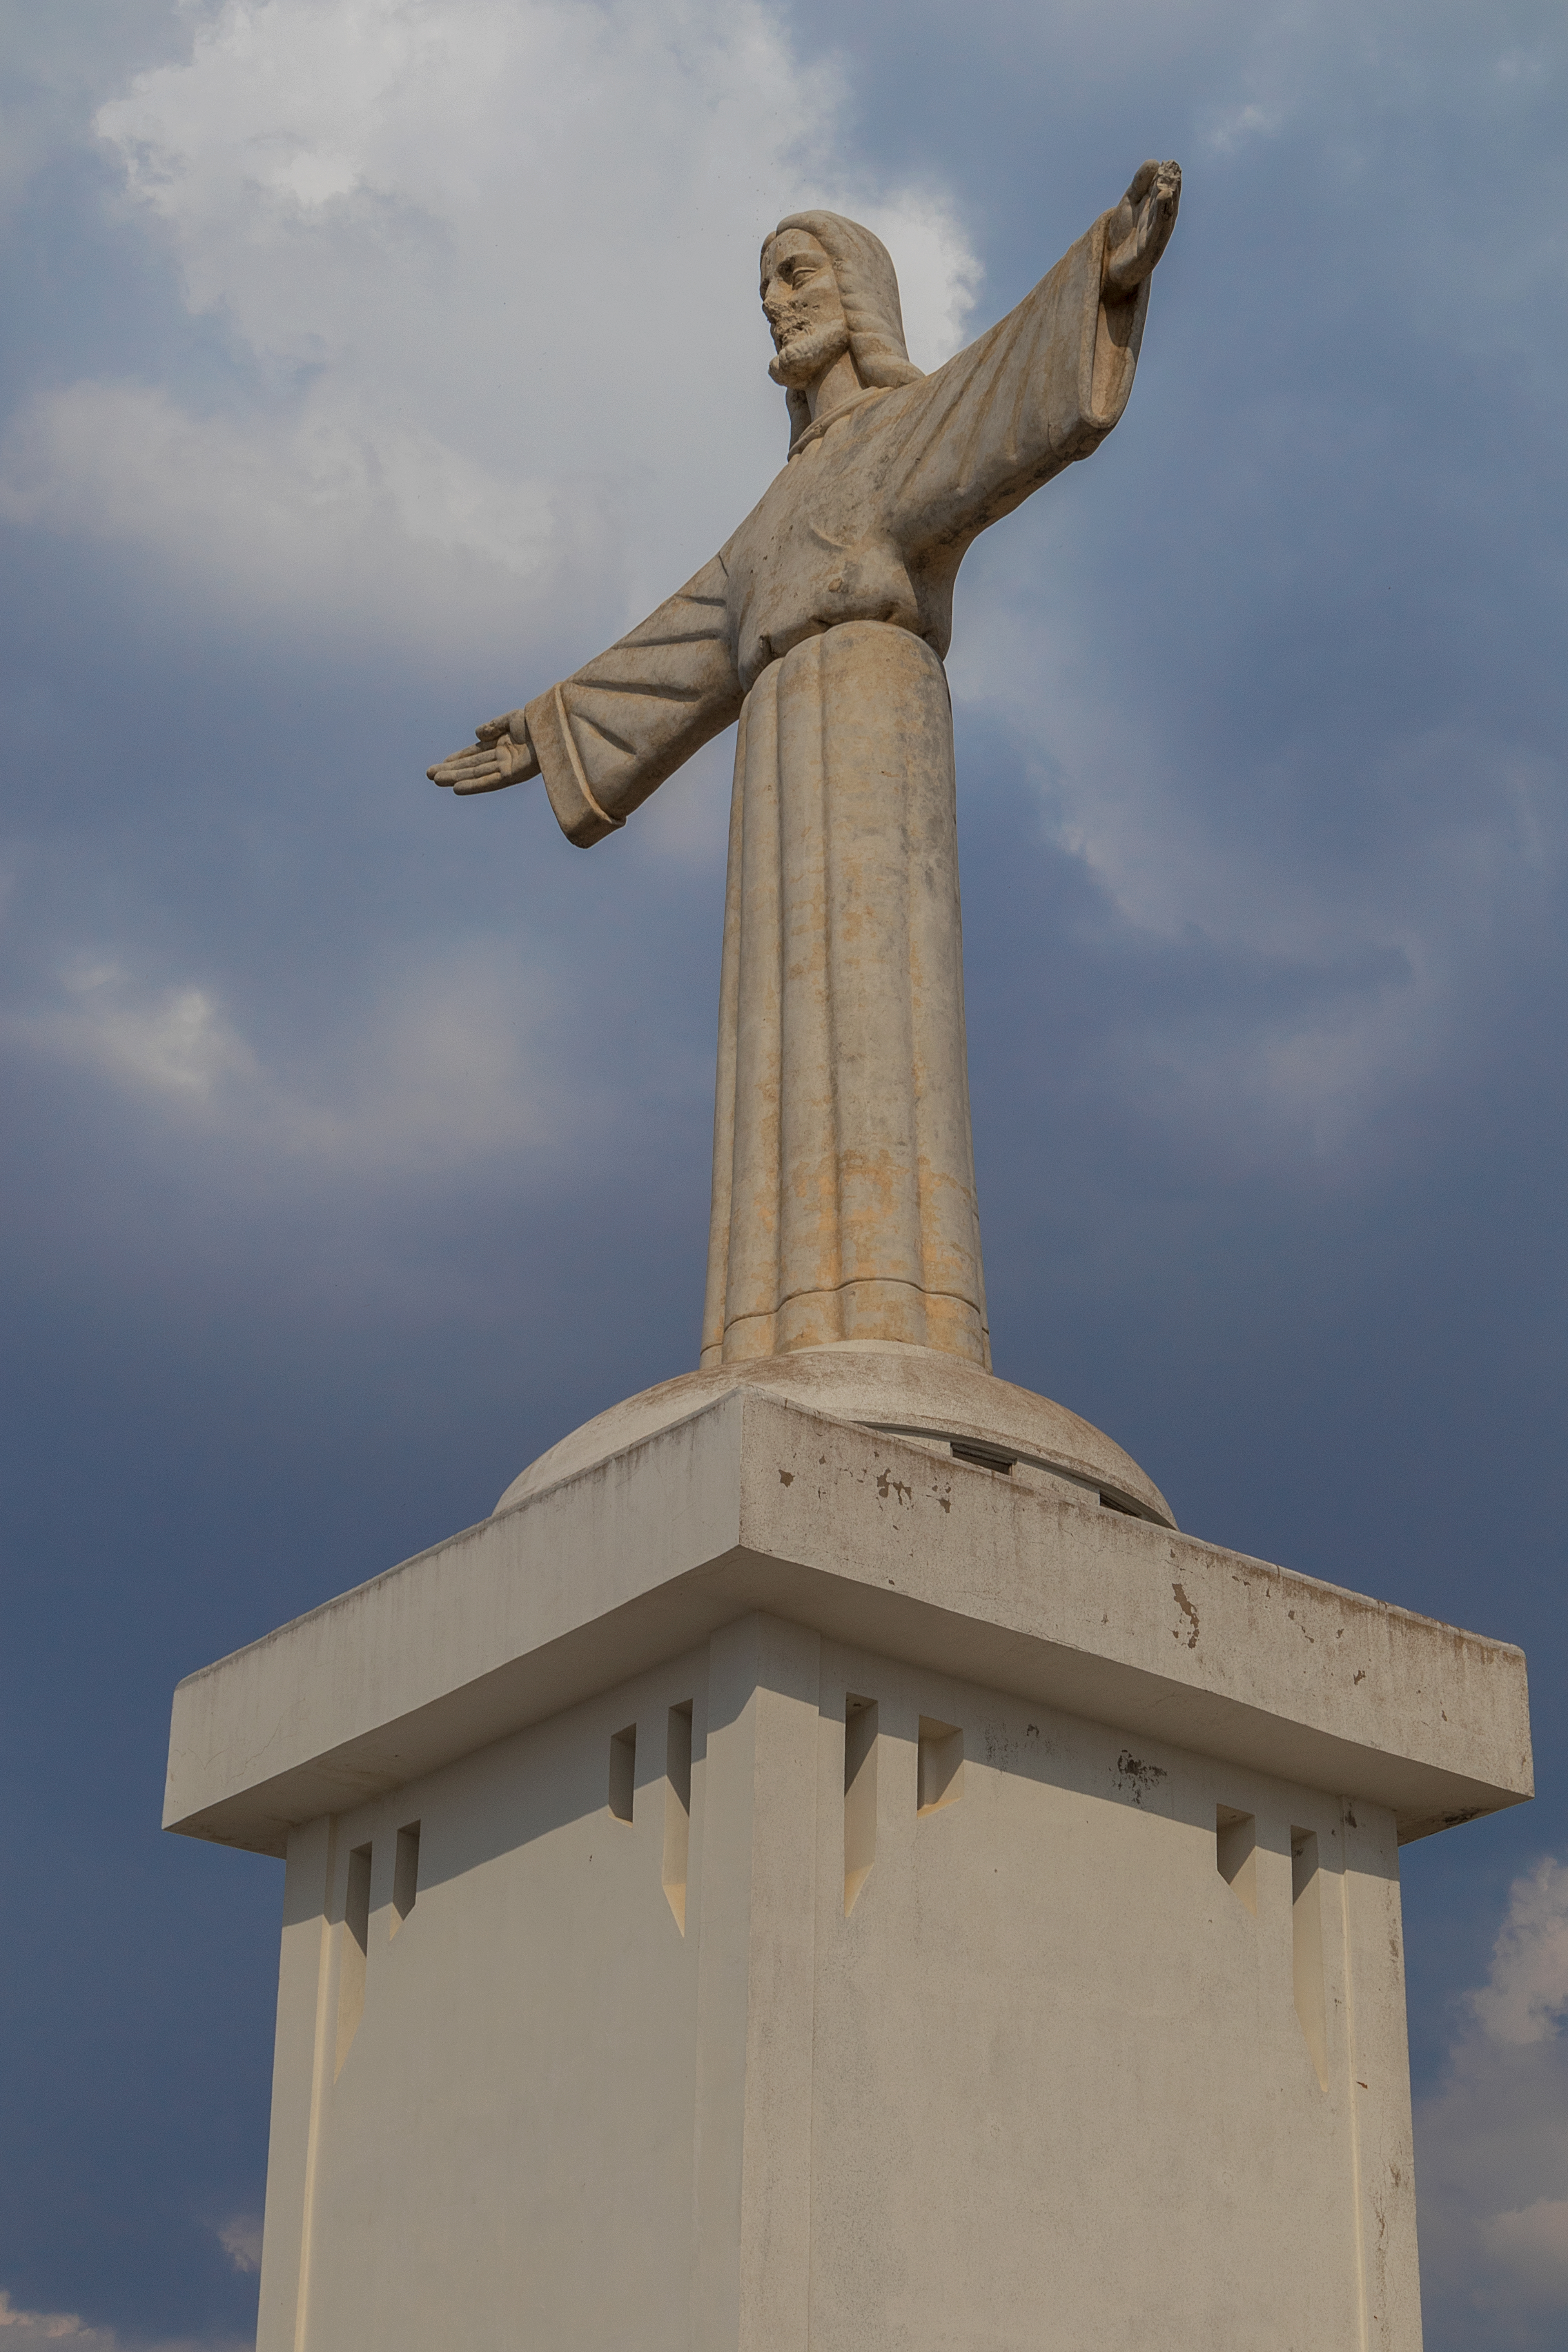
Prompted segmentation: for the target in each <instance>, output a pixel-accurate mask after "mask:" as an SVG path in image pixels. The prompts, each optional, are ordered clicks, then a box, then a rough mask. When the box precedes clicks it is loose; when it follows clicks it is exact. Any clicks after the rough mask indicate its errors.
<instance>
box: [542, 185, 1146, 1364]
mask: <svg viewBox="0 0 1568 2352" xmlns="http://www.w3.org/2000/svg"><path fill="white" fill-rule="evenodd" d="M1109 218H1110V216H1109V215H1107V216H1106V217H1105V218H1103V219H1101V220H1100V221H1098V222H1096V224H1095V226H1094V227H1093V228H1091V229H1090V230H1089V234H1088V235H1087V236H1084V237H1081V238H1080V239H1079V243H1078V244H1077V245H1076V246H1074V247H1072V249H1071V250H1070V252H1068V254H1067V255H1066V256H1065V257H1063V259H1062V260H1061V261H1059V262H1058V264H1057V267H1056V268H1054V269H1053V270H1052V271H1051V272H1050V273H1049V275H1048V276H1047V278H1043V279H1042V280H1041V282H1040V284H1039V285H1038V286H1037V287H1036V288H1035V289H1034V291H1033V292H1032V293H1030V294H1028V295H1026V297H1025V299H1024V300H1023V301H1022V302H1020V303H1019V304H1018V306H1017V308H1016V310H1013V311H1011V312H1009V314H1008V315H1007V317H1006V318H1005V319H1003V320H1001V321H1000V322H999V323H998V324H997V325H996V326H994V327H993V328H992V329H991V330H990V331H989V332H988V333H986V334H984V335H982V336H981V337H980V338H979V339H978V341H975V342H973V343H972V344H971V345H970V346H969V347H968V348H967V350H965V351H963V352H959V353H958V354H957V356H956V357H955V358H953V359H951V360H949V361H948V362H947V363H946V365H945V366H943V367H941V368H938V369H936V370H935V371H934V372H933V373H931V375H928V376H923V377H921V379H920V380H919V381H917V382H915V383H909V384H901V385H899V386H898V387H897V388H896V389H893V390H864V391H861V392H859V393H858V394H854V395H853V396H852V397H851V398H850V399H849V400H847V401H846V402H844V403H843V404H841V405H840V406H839V407H837V409H835V410H834V411H833V412H832V413H831V414H829V415H825V416H819V417H818V418H817V419H816V421H815V422H814V423H813V424H812V425H808V426H807V427H806V428H805V431H803V432H802V433H800V434H799V435H798V436H797V437H796V439H795V444H794V446H792V448H791V451H790V455H789V459H788V462H787V463H786V465H785V467H784V471H783V472H782V473H781V474H780V475H779V476H777V478H775V479H774V481H773V483H772V484H771V485H770V487H769V488H768V489H767V491H766V492H765V493H764V495H763V499H761V501H760V502H759V504H758V505H757V506H756V507H755V508H754V509H752V513H751V514H750V515H749V516H748V517H747V518H746V520H745V521H744V522H743V523H742V525H741V528H740V529H739V530H738V531H736V533H735V535H734V537H733V538H732V539H731V540H730V541H729V542H728V543H727V544H726V545H725V547H723V548H722V549H721V551H720V552H719V554H718V555H716V556H715V557H714V558H713V560H712V561H711V562H710V563H708V564H706V565H705V566H704V567H703V569H702V570H701V571H700V572H699V573H698V574H697V576H696V578H695V579H693V580H691V581H689V583H687V585H686V586H685V587H684V588H682V589H681V590H679V592H678V593H677V594H675V595H674V596H671V597H670V598H668V601H667V602H666V603H665V604H661V605H660V606H659V608H658V611H657V612H656V613H654V614H652V615H651V616H650V617H649V618H648V619H647V621H645V622H643V623H642V624H641V625H640V626H639V627H637V628H636V629H633V630H632V631H630V632H629V634H628V635H626V636H625V637H623V638H622V639H621V640H620V642H619V643H618V644H617V645H615V646H611V648H610V649H609V651H608V652H607V653H604V654H601V655H599V656H597V657H596V659H595V660H594V661H591V662H589V663H587V664H586V665H585V666H584V667H583V668H582V669H580V670H578V671H577V672H576V673H575V674H574V676H573V677H569V678H566V679H563V681H562V683H561V684H560V685H558V686H555V687H553V688H550V689H549V690H548V691H547V692H546V693H544V694H542V695H540V696H538V697H536V698H535V699H534V700H533V701H532V702H531V703H530V704H529V705H528V709H527V720H528V730H529V736H530V740H531V742H532V744H533V747H534V751H535V753H536V755H537V757H538V759H539V762H540V766H541V769H542V773H543V777H544V782H545V788H546V790H547V792H548V793H549V795H550V801H551V805H552V808H553V809H554V811H555V814H556V816H557V818H558V819H559V821H560V823H561V825H562V827H563V831H564V832H565V833H566V835H567V837H568V838H569V839H570V840H572V841H574V842H575V843H577V844H579V845H582V846H584V847H586V846H588V845H591V844H593V843H594V842H596V841H600V840H603V839H604V838H605V835H607V834H609V833H611V832H614V831H616V830H617V829H618V828H619V827H620V826H621V825H622V824H625V823H626V818H627V817H628V816H629V815H630V814H631V813H632V811H633V810H634V809H636V808H637V807H638V806H639V805H640V804H641V803H642V802H643V801H645V800H646V799H647V796H648V794H649V793H652V792H653V791H654V790H655V789H656V788H657V787H658V785H659V784H660V783H662V782H664V780H665V778H666V777H667V776H668V775H671V774H673V772H675V770H676V769H677V768H679V766H680V765H681V764H682V763H683V762H684V761H686V760H688V759H689V758H690V756H691V755H692V753H693V752H694V751H698V750H699V749H700V747H701V746H702V744H704V743H705V742H707V741H709V740H710V739H711V738H712V737H713V736H714V735H717V734H718V733H720V732H721V730H722V729H723V728H725V727H727V726H729V725H730V724H731V721H732V720H734V719H737V718H738V719H740V722H741V723H740V731H739V736H738V740H737V745H736V755H735V785H734V797H733V802H732V806H731V828H730V864H729V878H728V884H727V888H726V900H725V917H724V951H723V978H722V984H721V996H720V1034H719V1076H718V1097H717V1104H716V1109H715V1117H714V1157H713V1208H712V1219H711V1225H710V1250H709V1272H708V1297H707V1306H706V1309H705V1313H704V1318H703V1331H702V1357H701V1360H702V1362H703V1364H704V1365H710V1364H716V1363H720V1362H732V1361H736V1360H742V1359H744V1358H750V1357H756V1356H768V1355H775V1354H783V1353H786V1352H788V1351H789V1350H791V1349H796V1348H804V1347H812V1346H817V1345H821V1344H823V1343H825V1342H829V1341H834V1340H860V1341H864V1340H867V1339H879V1340H895V1341H904V1342H908V1343H914V1344H916V1345H923V1346H927V1347H934V1348H940V1349H945V1350H947V1351H949V1352H951V1353H952V1354H955V1355H959V1356H962V1357H964V1358H966V1359H967V1360H969V1361H971V1362H973V1363H978V1364H982V1365H988V1364H989V1361H990V1347H989V1340H988V1338H987V1332H986V1320H985V1298H984V1281H983V1277H982V1273H981V1257H980V1235H979V1222H978V1215H977V1211H976V1204H975V1193H974V1168H973V1146H972V1143H971V1138H970V1118H969V1094H968V1078H967V1071H966V1064H965V1052H964V1032H963V952H962V939H961V929H960V917H959V897H958V855H957V837H956V819H955V808H954V785H953V761H952V711H951V707H950V705H949V701H948V694H947V682H946V677H945V674H944V672H943V670H942V657H943V656H945V654H946V652H947V649H948V645H949V642H950V639H951V635H952V587H953V582H954V580H955V578H956V576H957V572H958V567H959V564H960V563H961V562H962V561H963V555H964V552H965V551H966V549H967V548H968V547H969V545H970V544H971V542H972V541H973V540H974V539H975V538H976V537H977V536H978V535H979V533H980V532H981V531H982V530H984V529H985V528H986V527H987V526H988V525H989V524H990V523H993V522H994V521H997V520H999V519H1000V518H1001V517H1002V516H1004V515H1005V514H1008V513H1010V512H1011V511H1012V509H1014V508H1015V507H1016V506H1017V505H1019V504H1020V503H1021V502H1022V500H1023V499H1026V498H1027V497H1028V495H1029V494H1030V492H1031V491H1032V490H1035V489H1037V488H1040V486H1041V485H1042V484H1043V483H1045V482H1047V481H1048V480H1049V479H1050V478H1051V477H1052V476H1053V475H1055V474H1058V473H1059V472H1060V471H1061V470H1062V469H1063V468H1064V467H1067V466H1069V465H1071V464H1073V463H1074V462H1075V461H1076V460H1077V459H1079V458H1081V457H1088V456H1089V454H1090V453H1091V451H1092V450H1094V449H1095V448H1096V447H1098V446H1099V444H1100V441H1101V440H1103V438H1104V437H1105V436H1106V434H1107V433H1109V432H1110V429H1111V427H1112V426H1113V425H1115V424H1116V422H1117V419H1118V418H1119V417H1120V415H1121V412H1122V409H1123V408H1124V406H1125V404H1126V402H1127V397H1128V394H1129V393H1130V391H1131V383H1132V375H1133V371H1134V369H1135V367H1136V364H1137V357H1138V348H1139V343H1140V341H1141V340H1142V327H1143V317H1144V311H1145V309H1146V307H1147V301H1148V285H1147V281H1145V283H1144V285H1143V286H1142V287H1141V288H1140V289H1139V290H1138V293H1137V294H1136V295H1135V296H1134V297H1132V298H1131V299H1125V300H1107V299H1104V297H1103V296H1102V292H1101V279H1102V276H1103V267H1104V253H1105V239H1106V234H1107V225H1108V221H1109Z"/></svg>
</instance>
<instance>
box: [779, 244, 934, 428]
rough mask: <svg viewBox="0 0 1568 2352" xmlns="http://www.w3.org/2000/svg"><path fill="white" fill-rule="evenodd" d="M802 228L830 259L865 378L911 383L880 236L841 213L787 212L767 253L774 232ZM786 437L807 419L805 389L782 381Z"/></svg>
mask: <svg viewBox="0 0 1568 2352" xmlns="http://www.w3.org/2000/svg"><path fill="white" fill-rule="evenodd" d="M789 228H799V229H804V230H805V233H806V235H807V236H814V237H815V238H816V241H817V243H818V245H819V246H821V247H822V249H823V251H824V253H826V256H827V258H828V259H829V261H830V262H831V263H832V264H833V275H834V276H835V278H837V280H838V299H839V300H840V301H841V302H842V303H843V305H844V316H845V318H846V320H847V322H848V327H849V356H850V358H851V359H852V360H853V361H854V362H855V373H856V374H857V375H858V377H859V379H860V381H861V383H863V384H879V385H884V384H885V385H889V386H890V385H893V384H900V383H915V382H916V381H917V379H918V378H919V377H920V376H921V374H923V373H924V371H923V369H921V368H918V367H916V365H915V363H914V362H913V360H911V359H910V355H909V352H908V351H907V349H906V348H905V344H904V314H903V311H902V310H901V309H900V303H899V278H898V272H897V271H896V270H895V268H893V259H892V256H891V254H889V251H888V248H887V247H886V246H885V245H884V244H883V243H882V240H881V238H880V237H879V236H873V235H872V234H871V231H870V230H869V229H868V228H862V227H861V226H860V224H859V222H858V221H852V220H846V219H845V217H844V215H843V214H842V213H789V214H787V215H785V217H784V219H783V220H782V221H780V223H779V225H778V226H777V228H775V229H774V230H773V235H772V236H767V237H764V238H763V253H764V254H765V253H766V252H767V249H768V247H769V246H770V245H772V243H773V237H777V236H783V235H784V231H785V229H789ZM784 398H785V400H786V401H787V403H788V404H789V437H790V446H792V448H793V446H794V445H795V441H796V439H797V438H798V436H800V435H801V434H802V433H803V432H804V431H805V427H806V425H807V424H808V423H809V421H810V411H809V409H808V408H807V406H806V400H805V393H804V392H803V391H800V390H798V389H797V388H796V387H795V386H794V385H786V386H785V388H784Z"/></svg>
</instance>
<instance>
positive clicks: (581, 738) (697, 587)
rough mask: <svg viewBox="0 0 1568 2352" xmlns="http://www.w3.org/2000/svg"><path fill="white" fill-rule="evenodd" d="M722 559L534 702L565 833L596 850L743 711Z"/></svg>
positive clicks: (537, 746)
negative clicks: (695, 753) (596, 843)
mask: <svg viewBox="0 0 1568 2352" xmlns="http://www.w3.org/2000/svg"><path fill="white" fill-rule="evenodd" d="M728 589H729V579H728V573H727V572H726V569H725V563H724V558H723V555H722V554H719V555H716V556H715V557H714V558H713V560H712V562H710V563H708V564H705V565H704V567H703V569H702V570H701V571H700V572H698V574H697V576H696V578H695V579H693V580H689V581H688V583H687V584H686V586H685V587H684V588H682V589H679V590H678V592H677V593H676V594H675V595H673V596H671V597H668V599H667V600H666V602H665V603H664V604H661V605H660V606H659V608H658V611H657V612H656V613H654V614H650V615H649V617H648V618H647V620H646V621H643V622H641V623H639V625H637V628H635V629H633V630H632V631H631V632H630V633H629V635H626V636H624V637H622V638H621V639H620V640H619V642H618V643H617V644H616V645H613V646H611V647H610V649H609V651H608V652H607V653H603V654H600V655H598V656H596V657H595V659H594V660H593V661H591V662H588V663H586V664H584V667H583V668H582V669H580V670H577V671H575V672H574V674H573V676H572V677H568V678H564V679H563V680H562V682H561V684H560V685H559V686H553V687H552V688H549V690H548V691H547V692H546V693H544V694H541V695H536V696H535V697H534V699H533V700H532V701H531V703H530V704H529V705H528V709H527V719H528V735H529V740H530V742H531V744H532V746H533V750H534V755H535V757H536V758H537V760H538V761H539V764H540V768H541V771H542V773H543V777H544V788H545V791H546V792H547V793H549V795H550V805H551V807H552V809H553V810H554V812H555V814H556V817H557V820H558V821H559V823H560V825H561V829H562V831H563V833H564V834H565V835H566V838H567V840H568V841H571V842H574V843H575V844H576V845H577V846H578V848H580V849H587V848H590V847H592V845H593V844H594V843H595V842H596V841H603V839H604V838H605V835H606V834H608V833H614V832H616V831H617V830H618V829H619V827H620V826H622V825H623V824H625V823H626V819H627V817H628V816H629V815H630V814H631V813H632V811H633V810H634V809H636V808H640V807H641V805H642V803H643V802H644V801H646V800H647V796H648V794H649V793H651V792H654V791H655V790H657V788H658V786H659V785H660V784H662V783H663V782H664V780H665V778H666V777H667V776H672V775H673V774H674V773H675V771H676V770H677V768H679V767H681V766H683V765H684V763H685V762H686V761H688V760H689V759H690V757H691V755H692V753H693V752H694V751H700V750H701V748H702V746H703V744H704V743H706V742H709V741H710V740H711V739H712V737H713V736H715V735H718V734H721V733H722V731H723V730H724V729H725V728H726V727H728V726H729V725H730V723H731V720H732V719H736V718H737V717H738V716H739V714H740V709H741V704H742V699H743V692H742V686H741V680H740V677H739V676H738V674H737V672H736V668H735V659H734V654H733V650H732V647H731V629H730V621H729V614H728V602H727V600H728Z"/></svg>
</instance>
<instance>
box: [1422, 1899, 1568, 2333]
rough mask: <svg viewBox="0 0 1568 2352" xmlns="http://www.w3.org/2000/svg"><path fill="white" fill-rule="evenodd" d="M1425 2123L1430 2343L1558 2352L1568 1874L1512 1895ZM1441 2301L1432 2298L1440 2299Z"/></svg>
mask: <svg viewBox="0 0 1568 2352" xmlns="http://www.w3.org/2000/svg"><path fill="white" fill-rule="evenodd" d="M1467 2008H1468V2013H1469V2020H1470V2021H1469V2023H1468V2025H1467V2026H1466V2027H1465V2029H1464V2030H1463V2031H1462V2032H1460V2034H1459V2036H1458V2039H1457V2040H1456V2042H1455V2043H1454V2045H1453V2047H1452V2049H1451V2050H1450V2052H1449V2061H1448V2068H1447V2078H1446V2080H1445V2082H1444V2084H1443V2085H1442V2087H1441V2089H1440V2090H1439V2091H1438V2092H1437V2093H1436V2095H1435V2096H1433V2097H1432V2098H1429V2099H1427V2100H1425V2101H1424V2102H1422V2104H1421V2105H1420V2107H1419V2108H1418V2110H1417V2116H1416V2124H1417V2136H1416V2181H1417V2184H1418V2187H1419V2190H1420V2198H1421V2243H1422V2258H1423V2273H1424V2276H1425V2279H1426V2300H1427V2304H1428V2306H1429V2309H1428V2323H1427V2325H1428V2343H1429V2344H1430V2345H1431V2346H1432V2352H1440V2348H1441V2347H1444V2346H1446V2345H1447V2344H1450V2343H1451V2344H1453V2345H1454V2346H1455V2347H1459V2346H1468V2345H1470V2344H1472V2343H1474V2342H1476V2341H1478V2340H1480V2338H1479V2335H1478V2322H1479V2321H1482V2320H1484V2323H1485V2329H1486V2334H1485V2339H1484V2340H1485V2341H1486V2342H1487V2343H1488V2344H1489V2345H1493V2346H1497V2347H1504V2346H1507V2347H1519V2352H1555V2347H1557V2346H1559V2345H1560V2344H1561V2343H1562V2341H1563V2334H1564V2330H1565V2328H1568V2041H1565V2040H1564V2038H1563V2034H1562V2032H1560V2030H1559V2028H1560V2021H1561V2020H1562V2019H1563V2016H1564V2015H1565V2014H1568V1865H1564V1864H1563V1863H1560V1862H1557V1861H1555V1860H1553V1859H1552V1857H1551V1856H1545V1857H1543V1858H1542V1861H1541V1862H1540V1863H1538V1864H1537V1865H1536V1867H1535V1869H1534V1870H1533V1871H1531V1873H1530V1874H1529V1875H1528V1876H1526V1877H1523V1878H1520V1879H1516V1880H1515V1882H1514V1885H1513V1886H1512V1888H1511V1889H1510V1897H1509V1908H1508V1916H1507V1917H1506V1918H1505V1919H1504V1921H1503V1924H1502V1926H1501V1927H1500V1931H1499V1934H1498V1937H1497V1941H1496V1944H1495V1945H1494V1947H1493V1951H1492V1960H1491V1967H1490V1969H1489V1973H1488V1978H1487V1981H1486V1983H1485V1985H1483V1986H1481V1987H1479V1989H1478V1990H1476V1991H1474V1992H1472V1993H1471V1994H1470V1995H1469V1997H1468V2002H1467ZM1434 2288H1436V2290H1437V2292H1436V2294H1434V2292H1433V2290H1434Z"/></svg>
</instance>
